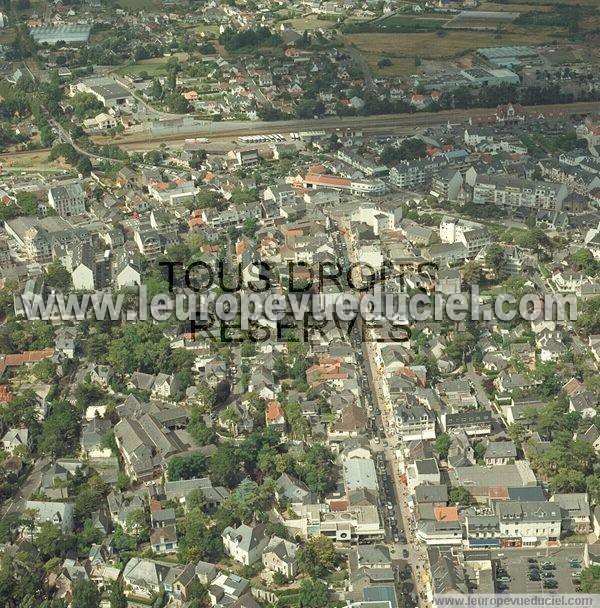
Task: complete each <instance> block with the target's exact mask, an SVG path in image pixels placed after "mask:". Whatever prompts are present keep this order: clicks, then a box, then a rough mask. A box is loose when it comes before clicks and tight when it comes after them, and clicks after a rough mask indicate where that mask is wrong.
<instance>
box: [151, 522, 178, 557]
mask: <svg viewBox="0 0 600 608" xmlns="http://www.w3.org/2000/svg"><path fill="white" fill-rule="evenodd" d="M150 546H151V547H152V551H154V553H160V554H166V553H174V552H176V551H177V530H176V528H175V526H172V525H171V526H163V527H160V528H154V529H153V530H152V532H151V533H150Z"/></svg>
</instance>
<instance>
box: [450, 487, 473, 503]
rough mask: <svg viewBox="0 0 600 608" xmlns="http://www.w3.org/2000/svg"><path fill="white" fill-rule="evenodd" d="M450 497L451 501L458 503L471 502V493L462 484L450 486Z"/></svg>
mask: <svg viewBox="0 0 600 608" xmlns="http://www.w3.org/2000/svg"><path fill="white" fill-rule="evenodd" d="M448 497H449V499H450V502H454V503H458V504H459V505H468V504H470V502H471V495H470V494H469V492H467V490H466V489H465V488H463V487H462V486H456V487H454V488H450V492H449V493H448Z"/></svg>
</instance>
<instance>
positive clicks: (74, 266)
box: [71, 243, 97, 291]
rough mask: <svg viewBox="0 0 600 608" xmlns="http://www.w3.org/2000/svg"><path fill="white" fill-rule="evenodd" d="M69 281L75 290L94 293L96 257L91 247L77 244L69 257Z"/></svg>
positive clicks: (85, 244) (86, 244)
mask: <svg viewBox="0 0 600 608" xmlns="http://www.w3.org/2000/svg"><path fill="white" fill-rule="evenodd" d="M71 281H72V282H73V287H74V288H75V289H76V290H78V291H79V290H81V291H94V289H95V288H96V286H97V285H96V256H95V254H94V250H93V248H92V246H91V245H89V244H88V243H79V244H77V245H76V246H75V248H74V250H73V254H72V256H71Z"/></svg>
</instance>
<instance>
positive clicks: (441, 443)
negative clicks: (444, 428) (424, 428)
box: [435, 433, 452, 460]
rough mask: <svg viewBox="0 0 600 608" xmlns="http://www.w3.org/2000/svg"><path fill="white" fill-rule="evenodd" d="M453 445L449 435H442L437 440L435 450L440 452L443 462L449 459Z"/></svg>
mask: <svg viewBox="0 0 600 608" xmlns="http://www.w3.org/2000/svg"><path fill="white" fill-rule="evenodd" d="M451 445H452V439H451V438H450V435H448V433H442V434H441V435H438V436H437V438H436V440H435V449H436V450H437V451H438V454H439V455H440V458H441V459H442V460H446V458H448V450H449V449H450V446H451Z"/></svg>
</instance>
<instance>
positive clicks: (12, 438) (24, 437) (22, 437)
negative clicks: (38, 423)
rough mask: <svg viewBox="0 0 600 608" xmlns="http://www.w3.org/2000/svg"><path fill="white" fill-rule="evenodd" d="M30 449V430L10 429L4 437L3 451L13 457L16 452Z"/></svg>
mask: <svg viewBox="0 0 600 608" xmlns="http://www.w3.org/2000/svg"><path fill="white" fill-rule="evenodd" d="M29 447H30V439H29V430H28V429H8V431H7V432H6V435H4V437H2V449H3V450H4V451H5V452H6V453H7V454H10V455H11V456H12V455H14V453H15V450H19V451H23V450H25V451H27V450H29Z"/></svg>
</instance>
